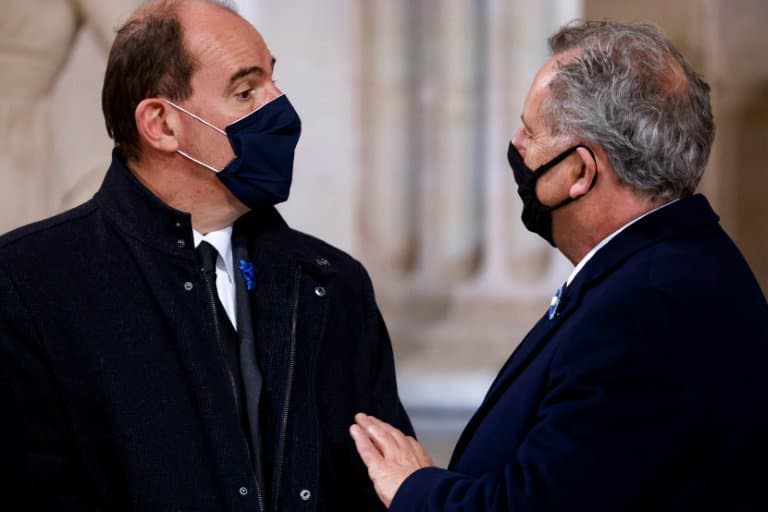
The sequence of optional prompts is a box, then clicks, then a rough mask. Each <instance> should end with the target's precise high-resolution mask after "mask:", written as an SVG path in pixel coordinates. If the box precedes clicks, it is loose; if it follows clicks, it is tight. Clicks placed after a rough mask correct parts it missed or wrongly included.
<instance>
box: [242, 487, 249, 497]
mask: <svg viewBox="0 0 768 512" xmlns="http://www.w3.org/2000/svg"><path fill="white" fill-rule="evenodd" d="M247 495H248V488H247V487H241V488H240V496H247Z"/></svg>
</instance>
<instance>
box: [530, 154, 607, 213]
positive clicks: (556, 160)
mask: <svg viewBox="0 0 768 512" xmlns="http://www.w3.org/2000/svg"><path fill="white" fill-rule="evenodd" d="M577 148H584V149H586V150H587V151H589V154H590V155H592V160H594V161H595V177H594V178H592V184H591V185H589V190H587V192H589V191H591V190H592V189H593V188H595V184H596V183H597V176H598V173H597V158H596V157H595V153H594V152H593V151H592V150H591V149H590V148H588V147H587V146H585V145H584V144H576V145H575V146H573V147H570V148H568V149H566V150H565V151H563V152H562V153H560V154H559V155H557V156H556V157H555V158H553V159H552V160H550V161H549V162H547V163H546V164H544V165H542V166H541V167H539V168H538V169H536V175H537V178H536V179H537V180H538V178H539V176H538V173H539V170H541V168H542V167H544V171H545V172H546V171H548V170H549V169H551V168H552V167H554V166H555V165H557V164H559V163H560V162H562V161H563V160H564V159H565V158H566V157H567V156H568V155H570V154H571V153H572V152H573V151H575V150H576V149H577ZM585 195H587V194H586V193H585V194H584V195H582V196H581V197H584V196H585ZM581 197H578V198H576V199H573V198H570V197H568V198H566V199H564V200H562V201H561V202H559V203H558V204H556V205H554V206H549V207H548V208H549V211H551V212H553V211H555V210H557V209H558V208H562V207H563V206H565V205H567V204H568V203H572V202H573V201H576V200H577V199H581Z"/></svg>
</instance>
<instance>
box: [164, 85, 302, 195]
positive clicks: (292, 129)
mask: <svg viewBox="0 0 768 512" xmlns="http://www.w3.org/2000/svg"><path fill="white" fill-rule="evenodd" d="M163 101H165V102H166V103H168V104H169V105H171V106H173V107H175V108H177V109H179V110H180V111H182V112H184V113H185V114H187V115H189V116H191V117H193V118H195V119H196V120H198V121H200V122H201V123H203V124H205V125H206V126H209V127H210V128H213V129H214V130H216V131H218V132H219V133H221V134H223V135H226V136H227V137H228V138H229V143H230V145H231V146H232V150H233V151H234V153H235V158H233V159H232V161H230V162H229V163H228V164H227V166H226V167H224V168H223V169H216V168H215V167H213V166H211V165H209V164H207V163H205V162H202V161H200V160H198V159H196V158H194V157H192V156H190V155H188V154H187V153H185V152H184V151H181V150H177V151H178V153H179V154H180V155H182V156H184V157H186V158H188V159H190V160H192V161H193V162H195V163H197V164H200V165H202V166H203V167H205V168H206V169H210V170H211V171H213V172H215V173H216V175H217V176H218V177H219V179H220V180H221V181H222V183H224V185H225V186H226V187H227V188H228V189H229V190H230V191H231V192H232V193H233V194H234V195H235V197H237V198H238V199H239V200H240V201H241V202H242V203H243V204H244V205H246V206H247V207H248V208H250V209H252V210H253V209H257V208H263V207H265V206H272V205H275V204H278V203H282V202H283V201H285V200H286V199H288V195H289V194H290V191H291V182H292V180H293V155H294V151H295V149H296V144H297V143H298V142H299V136H300V135H301V119H299V115H298V114H297V113H296V111H295V110H294V109H293V106H292V105H291V103H290V102H289V101H288V98H286V97H285V95H280V96H278V97H277V98H275V99H274V100H271V101H269V102H267V103H265V104H264V105H262V106H261V107H259V108H257V109H256V110H254V111H253V112H251V113H250V114H248V115H246V116H245V117H242V118H240V119H238V120H237V121H235V122H233V123H232V124H230V125H228V126H227V127H226V131H225V130H222V129H220V128H218V127H217V126H214V125H213V124H211V123H209V122H208V121H206V120H205V119H203V118H201V117H199V116H197V115H195V114H193V113H192V112H189V111H188V110H186V109H184V108H182V107H180V106H179V105H176V104H175V103H173V102H171V101H169V100H165V99H164V100H163Z"/></svg>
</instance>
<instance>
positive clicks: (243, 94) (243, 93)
mask: <svg viewBox="0 0 768 512" xmlns="http://www.w3.org/2000/svg"><path fill="white" fill-rule="evenodd" d="M252 94H253V89H246V90H244V91H241V92H238V93H236V94H235V96H236V97H237V98H239V99H241V100H247V99H250V97H251V95H252Z"/></svg>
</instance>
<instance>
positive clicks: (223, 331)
mask: <svg viewBox="0 0 768 512" xmlns="http://www.w3.org/2000/svg"><path fill="white" fill-rule="evenodd" d="M195 252H196V254H197V260H198V263H200V266H201V267H202V269H201V270H202V272H203V274H204V275H205V276H206V281H207V284H208V286H209V287H210V290H209V293H210V294H211V302H212V308H213V310H214V316H215V318H214V321H215V322H216V329H215V330H216V335H217V336H218V340H216V341H217V343H219V348H220V349H221V352H222V354H221V355H222V356H223V357H224V361H225V362H226V365H227V372H228V374H229V376H230V379H231V380H232V392H233V393H234V395H235V403H236V405H237V412H238V415H239V416H240V421H241V423H242V424H243V430H244V431H245V433H246V436H248V435H249V433H248V431H249V427H248V417H247V414H246V411H245V410H243V402H242V397H243V395H244V393H243V381H242V376H241V369H240V339H239V337H238V334H237V331H236V330H235V328H234V326H233V325H232V322H231V321H230V320H229V316H228V315H227V313H226V311H225V310H224V306H223V305H222V304H221V300H220V299H219V293H218V290H217V287H216V259H217V258H218V255H219V253H218V251H217V250H216V248H215V247H214V246H212V245H211V244H209V243H208V242H205V241H203V242H200V245H198V246H197V248H196V249H195Z"/></svg>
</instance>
